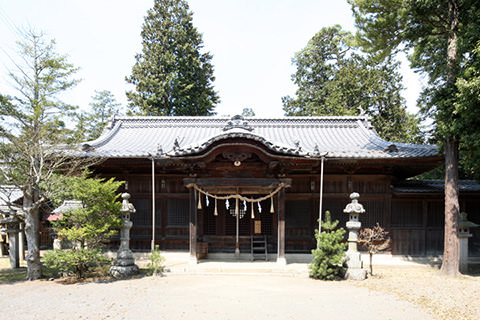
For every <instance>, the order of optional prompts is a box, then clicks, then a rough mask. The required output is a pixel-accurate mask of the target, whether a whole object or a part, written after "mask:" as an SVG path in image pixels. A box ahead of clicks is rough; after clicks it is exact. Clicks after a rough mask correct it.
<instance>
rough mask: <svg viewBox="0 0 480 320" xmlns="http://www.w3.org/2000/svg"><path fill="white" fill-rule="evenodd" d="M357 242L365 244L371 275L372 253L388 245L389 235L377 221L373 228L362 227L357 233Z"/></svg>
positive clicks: (384, 248) (386, 247) (371, 273)
mask: <svg viewBox="0 0 480 320" xmlns="http://www.w3.org/2000/svg"><path fill="white" fill-rule="evenodd" d="M358 243H359V244H360V245H362V246H366V247H367V249H368V254H369V255H370V275H372V276H373V255H374V254H375V253H377V252H379V251H383V250H386V249H388V248H389V247H390V237H389V236H388V231H385V229H383V228H382V227H380V224H379V223H378V222H377V224H376V225H375V227H373V228H364V229H362V230H360V232H359V233H358Z"/></svg>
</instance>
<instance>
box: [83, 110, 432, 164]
mask: <svg viewBox="0 0 480 320" xmlns="http://www.w3.org/2000/svg"><path fill="white" fill-rule="evenodd" d="M229 138H245V139H250V140H254V141H257V142H260V143H262V144H263V145H265V147H266V148H268V149H269V150H271V151H272V152H275V153H279V154H282V155H286V156H293V157H301V158H304V157H319V156H321V155H326V157H328V158H340V159H342V158H356V159H373V158H378V159H392V158H426V157H436V156H438V155H437V152H438V148H437V147H436V146H432V145H414V144H405V143H391V142H388V141H385V140H382V139H380V137H378V135H377V134H376V132H375V131H374V130H373V127H372V125H371V123H370V121H369V119H368V118H367V117H363V116H360V117H347V116H345V117H283V118H257V117H251V118H250V117H248V118H243V117H241V116H235V117H233V118H226V117H117V118H113V119H112V120H111V121H110V123H109V124H108V125H107V126H106V128H105V129H104V132H103V133H102V135H101V136H100V137H99V138H98V139H96V140H94V141H90V142H87V143H85V144H83V146H82V151H83V152H82V153H83V154H84V155H87V156H98V157H108V158H141V157H151V156H152V155H153V156H155V157H158V158H162V157H166V158H175V157H188V156H191V155H195V154H198V153H200V152H202V151H204V150H205V149H207V148H208V147H209V146H210V145H211V144H212V143H214V142H217V141H220V140H223V139H229Z"/></svg>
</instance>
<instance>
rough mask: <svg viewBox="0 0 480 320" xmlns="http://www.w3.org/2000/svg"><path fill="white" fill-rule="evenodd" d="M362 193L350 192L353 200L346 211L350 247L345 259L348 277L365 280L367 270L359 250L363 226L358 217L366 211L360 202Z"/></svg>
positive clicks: (346, 276)
mask: <svg viewBox="0 0 480 320" xmlns="http://www.w3.org/2000/svg"><path fill="white" fill-rule="evenodd" d="M358 198H360V195H359V194H358V193H356V192H354V193H352V194H350V199H351V200H352V202H350V203H349V204H347V206H346V207H345V209H344V210H343V212H344V213H347V214H348V216H349V220H348V221H347V224H346V226H347V229H348V249H347V257H346V259H345V261H346V263H347V273H346V274H345V278H346V279H352V280H364V279H366V277H367V270H364V269H363V262H362V257H361V255H360V252H358V250H357V240H358V230H360V227H361V226H362V223H361V222H360V220H359V219H358V218H359V216H360V214H362V213H365V209H364V208H363V205H361V204H360V203H358Z"/></svg>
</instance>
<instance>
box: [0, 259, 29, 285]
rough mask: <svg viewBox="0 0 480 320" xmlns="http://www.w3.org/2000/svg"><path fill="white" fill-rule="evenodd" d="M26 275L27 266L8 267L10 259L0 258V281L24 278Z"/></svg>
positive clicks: (13, 280)
mask: <svg viewBox="0 0 480 320" xmlns="http://www.w3.org/2000/svg"><path fill="white" fill-rule="evenodd" d="M26 277H27V268H26V267H21V268H18V269H11V268H10V259H9V258H8V257H1V258H0V283H5V282H15V281H22V280H25V278H26Z"/></svg>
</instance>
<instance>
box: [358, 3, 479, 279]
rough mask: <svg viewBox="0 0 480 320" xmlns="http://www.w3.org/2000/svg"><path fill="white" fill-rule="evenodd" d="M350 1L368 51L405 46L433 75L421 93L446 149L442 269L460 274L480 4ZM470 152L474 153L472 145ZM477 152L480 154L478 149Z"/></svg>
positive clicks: (420, 67)
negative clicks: (462, 157)
mask: <svg viewBox="0 0 480 320" xmlns="http://www.w3.org/2000/svg"><path fill="white" fill-rule="evenodd" d="M349 3H350V4H351V5H352V9H353V13H354V16H355V23H356V25H357V27H358V29H359V33H358V35H357V38H358V40H359V42H360V43H361V44H362V45H363V47H364V48H365V49H366V50H369V51H370V52H375V53H376V54H377V55H378V56H380V57H382V58H383V57H388V56H390V55H392V54H395V53H396V52H397V51H400V50H405V51H407V52H408V53H409V60H410V62H411V66H412V67H413V68H415V69H416V70H417V71H420V72H422V73H423V74H425V75H427V76H428V85H427V86H426V88H425V89H424V91H423V93H422V97H421V106H422V111H423V113H424V114H425V115H426V116H428V117H430V118H432V119H433V120H434V124H435V126H434V130H435V131H434V132H433V133H434V136H435V138H437V139H438V141H439V142H441V143H443V145H444V149H445V241H444V254H443V257H444V258H443V261H442V267H441V270H440V273H441V274H442V275H447V276H458V274H459V249H458V247H459V246H458V216H459V213H460V207H459V201H458V165H459V162H458V158H459V150H461V149H459V148H460V147H461V146H462V144H464V147H465V146H466V145H468V144H470V141H468V139H470V137H475V136H477V137H478V133H477V134H476V135H472V133H473V132H478V131H479V128H478V126H477V127H473V126H469V123H470V124H471V122H470V121H471V119H472V115H474V114H476V113H477V112H478V111H477V110H478V103H477V102H475V101H476V100H477V99H476V97H474V96H475V95H474V96H471V93H472V92H474V91H472V90H471V89H474V86H475V85H474V86H473V87H472V86H470V85H469V84H474V83H475V75H474V73H470V74H469V71H468V68H469V66H471V65H472V62H473V60H474V59H477V58H476V53H475V51H474V49H475V47H476V46H477V44H478V41H479V40H480V28H479V25H480V15H479V14H478V12H479V10H480V2H479V1H478V0H442V1H437V0H423V1H403V0H376V1H371V0H349ZM462 79H463V80H464V81H465V82H463V80H462ZM470 80H471V81H470ZM464 85H466V86H464ZM474 90H475V89H474ZM477 101H478V100H477ZM465 134H466V135H465ZM464 137H467V140H464ZM467 141H468V142H467ZM465 142H466V144H465ZM464 150H465V151H467V152H468V151H469V149H468V147H467V149H464ZM474 150H477V152H478V149H476V147H475V148H474ZM474 158H475V157H471V159H474Z"/></svg>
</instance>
